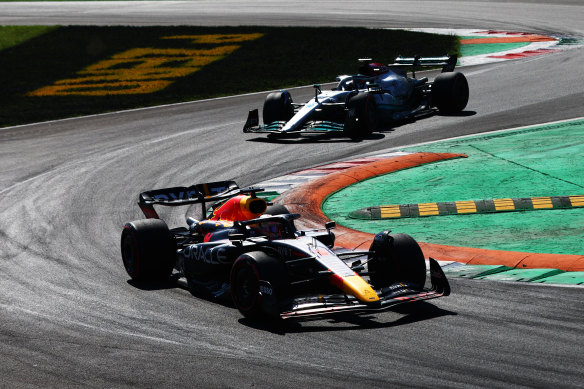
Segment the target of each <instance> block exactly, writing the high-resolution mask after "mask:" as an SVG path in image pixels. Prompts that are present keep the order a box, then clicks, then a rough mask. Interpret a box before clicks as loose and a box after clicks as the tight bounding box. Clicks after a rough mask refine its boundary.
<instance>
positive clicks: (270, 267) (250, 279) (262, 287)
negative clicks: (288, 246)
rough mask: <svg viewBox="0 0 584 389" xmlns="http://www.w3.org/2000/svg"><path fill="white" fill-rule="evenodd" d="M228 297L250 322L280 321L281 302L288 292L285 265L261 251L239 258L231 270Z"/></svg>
mask: <svg viewBox="0 0 584 389" xmlns="http://www.w3.org/2000/svg"><path fill="white" fill-rule="evenodd" d="M230 278H231V296H232V297H233V302H234V304H235V306H236V307H237V309H238V310H239V312H241V314H242V315H243V316H245V317H247V318H250V319H260V318H272V319H275V318H279V317H280V302H281V301H282V300H283V299H284V298H285V297H286V296H287V294H288V293H289V289H290V284H289V282H288V275H287V270H286V265H285V264H284V263H283V262H282V261H281V260H280V259H279V258H276V257H274V256H271V255H269V254H266V253H264V252H261V251H254V252H250V253H246V254H242V255H240V256H239V257H238V258H237V259H236V260H235V262H234V263H233V266H232V268H231V276H230Z"/></svg>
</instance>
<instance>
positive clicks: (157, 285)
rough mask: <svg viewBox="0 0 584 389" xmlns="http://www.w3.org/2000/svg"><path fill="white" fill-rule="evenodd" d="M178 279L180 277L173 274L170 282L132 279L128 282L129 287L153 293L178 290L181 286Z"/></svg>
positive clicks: (169, 279)
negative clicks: (152, 291) (154, 291)
mask: <svg viewBox="0 0 584 389" xmlns="http://www.w3.org/2000/svg"><path fill="white" fill-rule="evenodd" d="M178 279H179V277H178V276H176V275H174V274H173V275H172V276H170V277H169V278H168V280H165V281H160V282H145V281H135V280H132V279H129V280H128V281H127V282H128V284H129V285H131V286H133V287H134V288H136V289H140V290H145V291H151V290H164V289H175V288H178V287H179V285H178V284H177V281H178Z"/></svg>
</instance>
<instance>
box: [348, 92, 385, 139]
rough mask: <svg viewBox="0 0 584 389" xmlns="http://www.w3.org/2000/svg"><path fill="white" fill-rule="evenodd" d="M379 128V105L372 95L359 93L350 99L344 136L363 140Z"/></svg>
mask: <svg viewBox="0 0 584 389" xmlns="http://www.w3.org/2000/svg"><path fill="white" fill-rule="evenodd" d="M376 128H377V105H376V104H375V99H374V98H373V95H372V94H370V93H359V94H357V95H355V96H352V97H350V98H349V101H348V102H347V114H346V117H345V125H344V129H343V133H344V135H346V136H348V137H351V138H363V137H366V136H368V135H371V133H372V132H373V131H375V130H376Z"/></svg>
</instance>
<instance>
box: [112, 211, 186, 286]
mask: <svg viewBox="0 0 584 389" xmlns="http://www.w3.org/2000/svg"><path fill="white" fill-rule="evenodd" d="M121 251H122V261H123V263H124V267H125V268H126V271H127V272H128V275H129V276H130V277H131V278H132V280H134V281H137V282H145V283H159V282H164V281H167V280H168V278H169V276H170V274H171V273H172V269H173V267H174V263H175V256H176V244H175V241H174V238H173V237H172V234H171V233H170V230H169V229H168V226H167V225H166V223H165V222H164V221H162V220H160V219H144V220H136V221H133V222H130V223H126V225H125V226H124V229H123V230H122V237H121Z"/></svg>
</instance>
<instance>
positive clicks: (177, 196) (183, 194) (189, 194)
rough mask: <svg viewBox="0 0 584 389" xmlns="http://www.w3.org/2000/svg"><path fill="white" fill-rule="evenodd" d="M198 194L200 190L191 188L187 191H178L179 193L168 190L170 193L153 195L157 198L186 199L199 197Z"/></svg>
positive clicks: (167, 199)
mask: <svg viewBox="0 0 584 389" xmlns="http://www.w3.org/2000/svg"><path fill="white" fill-rule="evenodd" d="M197 194H198V192H197V191H196V190H189V191H187V192H178V193H173V192H168V193H163V194H157V195H154V196H153V197H154V199H155V200H166V201H171V200H186V199H191V198H195V197H197Z"/></svg>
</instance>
